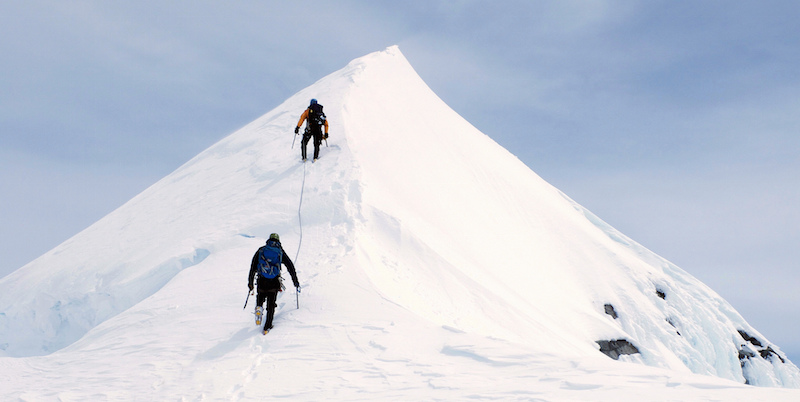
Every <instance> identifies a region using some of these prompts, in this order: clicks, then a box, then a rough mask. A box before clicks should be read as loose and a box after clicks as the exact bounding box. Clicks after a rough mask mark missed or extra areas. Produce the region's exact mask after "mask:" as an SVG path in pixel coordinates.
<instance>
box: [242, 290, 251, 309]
mask: <svg viewBox="0 0 800 402" xmlns="http://www.w3.org/2000/svg"><path fill="white" fill-rule="evenodd" d="M251 294H253V292H252V291H250V290H248V291H247V299H245V301H244V307H242V310H244V309H246V308H247V302H249V301H250V295H251Z"/></svg>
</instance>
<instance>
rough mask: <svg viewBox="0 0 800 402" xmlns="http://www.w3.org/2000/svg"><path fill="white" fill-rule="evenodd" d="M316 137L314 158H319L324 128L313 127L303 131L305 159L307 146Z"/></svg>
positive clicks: (304, 157)
mask: <svg viewBox="0 0 800 402" xmlns="http://www.w3.org/2000/svg"><path fill="white" fill-rule="evenodd" d="M311 137H314V159H317V158H319V146H320V144H322V129H320V128H318V127H317V128H314V127H312V128H311V130H306V131H305V132H304V133H303V146H302V150H303V159H306V146H307V145H308V141H309V140H311Z"/></svg>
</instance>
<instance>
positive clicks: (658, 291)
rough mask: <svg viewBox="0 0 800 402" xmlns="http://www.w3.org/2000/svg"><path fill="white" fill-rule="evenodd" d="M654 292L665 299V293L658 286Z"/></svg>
mask: <svg viewBox="0 0 800 402" xmlns="http://www.w3.org/2000/svg"><path fill="white" fill-rule="evenodd" d="M656 294H657V295H658V297H660V298H662V299H664V300H667V294H666V293H664V291H663V290H661V289H659V288H656Z"/></svg>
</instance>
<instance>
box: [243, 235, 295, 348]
mask: <svg viewBox="0 0 800 402" xmlns="http://www.w3.org/2000/svg"><path fill="white" fill-rule="evenodd" d="M265 248H268V250H267V254H269V252H270V251H272V252H275V253H277V250H280V253H279V254H280V261H278V263H277V273H276V275H274V276H273V277H268V276H272V275H269V274H267V275H265V273H264V272H261V271H260V270H259V265H261V264H260V259H261V258H260V256H261V255H262V250H264V249H265ZM281 264H283V265H285V266H286V269H287V270H288V271H289V274H290V275H291V276H292V283H294V287H295V289H297V292H298V293H300V282H299V281H298V280H297V273H296V272H295V270H294V264H293V263H292V260H290V259H289V256H288V255H286V252H285V251H284V250H283V246H281V240H280V237H279V236H278V234H277V233H273V234H271V235H269V240H267V244H265V245H263V246H261V247H260V248H259V249H258V251H256V254H255V255H254V256H253V261H252V262H251V264H250V274H249V275H248V276H247V287H248V288H249V289H250V292H251V293H252V291H253V281H254V279H255V276H256V275H257V276H258V282H257V289H258V295H257V296H256V325H261V318H262V316H263V314H264V308H263V307H262V306H263V304H264V301H265V300H266V301H267V319H266V322H265V323H264V334H266V333H267V332H268V331H269V330H270V329H271V328H272V318H273V317H274V316H275V308H276V307H278V305H277V303H276V301H277V299H278V292H280V291H282V290H283V289H282V287H283V286H282V284H281V276H280V266H281Z"/></svg>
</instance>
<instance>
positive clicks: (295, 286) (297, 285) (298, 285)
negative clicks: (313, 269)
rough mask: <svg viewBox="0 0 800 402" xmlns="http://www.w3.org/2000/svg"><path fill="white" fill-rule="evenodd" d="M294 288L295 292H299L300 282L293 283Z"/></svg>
mask: <svg viewBox="0 0 800 402" xmlns="http://www.w3.org/2000/svg"><path fill="white" fill-rule="evenodd" d="M294 288H295V289H296V290H297V293H300V284H299V283H295V284H294Z"/></svg>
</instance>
